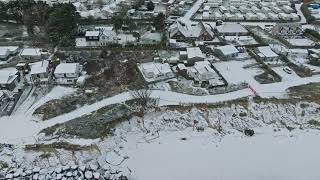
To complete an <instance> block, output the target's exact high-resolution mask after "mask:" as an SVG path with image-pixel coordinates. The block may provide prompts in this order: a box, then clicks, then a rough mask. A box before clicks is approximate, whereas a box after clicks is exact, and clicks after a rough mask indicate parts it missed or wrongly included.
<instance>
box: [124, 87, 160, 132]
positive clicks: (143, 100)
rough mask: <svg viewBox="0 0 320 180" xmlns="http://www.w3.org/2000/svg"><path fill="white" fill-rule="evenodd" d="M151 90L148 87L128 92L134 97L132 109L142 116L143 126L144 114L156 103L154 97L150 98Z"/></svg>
mask: <svg viewBox="0 0 320 180" xmlns="http://www.w3.org/2000/svg"><path fill="white" fill-rule="evenodd" d="M151 93H152V91H151V90H149V89H147V88H146V89H140V90H133V91H131V92H130V94H131V96H132V98H133V99H134V106H133V107H132V108H134V109H133V111H136V112H138V114H139V116H140V117H141V118H142V125H143V127H144V118H143V116H144V114H145V112H146V111H147V110H148V109H149V108H152V107H155V105H156V103H155V101H154V99H152V98H151Z"/></svg>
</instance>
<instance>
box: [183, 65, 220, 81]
mask: <svg viewBox="0 0 320 180" xmlns="http://www.w3.org/2000/svg"><path fill="white" fill-rule="evenodd" d="M187 73H188V75H189V76H191V77H193V78H194V79H195V80H197V81H200V82H201V81H208V80H210V79H213V78H215V76H216V75H217V73H216V72H215V71H214V70H213V69H212V68H211V67H210V63H209V62H208V61H200V62H196V63H195V64H194V66H193V68H191V69H189V71H188V72H187Z"/></svg>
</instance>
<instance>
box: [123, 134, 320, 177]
mask: <svg viewBox="0 0 320 180" xmlns="http://www.w3.org/2000/svg"><path fill="white" fill-rule="evenodd" d="M190 136H191V137H190ZM290 136H292V137H290ZM182 137H186V138H187V141H181V140H180V138H182ZM319 137H320V134H319V133H318V132H315V133H310V134H302V133H301V132H296V133H287V132H284V133H283V132H279V133H274V134H259V135H257V136H255V137H252V138H246V137H242V136H234V135H227V136H225V137H223V139H222V140H221V142H220V143H214V142H212V141H214V140H212V139H210V137H207V135H206V133H203V134H200V135H199V134H197V133H194V132H177V133H172V134H164V135H162V136H161V138H160V139H158V140H156V141H154V142H152V143H146V144H142V145H140V146H138V147H135V145H131V146H130V148H132V150H130V151H129V152H128V153H129V154H130V155H132V156H133V158H129V159H128V161H127V162H126V164H128V166H129V167H133V168H132V170H133V172H134V175H133V177H134V179H139V180H149V179H154V180H162V179H167V180H174V179H184V180H193V179H203V180H211V179H221V180H238V179H248V180H255V179H265V180H268V179H274V180H282V179H314V180H315V179H319V178H320V174H319V172H318V169H317V167H318V166H319V165H320V163H319V161H320V155H319V154H318V150H317V149H318V148H317V147H319V145H320V143H319V142H318V140H317V139H319ZM189 138H190V139H189ZM188 139H189V140H188ZM128 148H129V147H128ZM155 162H156V163H155Z"/></svg>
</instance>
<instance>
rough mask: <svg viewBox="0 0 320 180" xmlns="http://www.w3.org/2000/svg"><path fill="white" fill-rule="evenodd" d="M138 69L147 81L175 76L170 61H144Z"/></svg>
mask: <svg viewBox="0 0 320 180" xmlns="http://www.w3.org/2000/svg"><path fill="white" fill-rule="evenodd" d="M138 69H139V70H140V72H141V74H142V75H143V77H144V79H145V80H146V81H147V82H153V81H160V80H166V79H170V78H173V77H175V75H174V73H173V72H172V70H171V67H170V65H169V64H168V63H154V62H149V63H142V64H139V65H138Z"/></svg>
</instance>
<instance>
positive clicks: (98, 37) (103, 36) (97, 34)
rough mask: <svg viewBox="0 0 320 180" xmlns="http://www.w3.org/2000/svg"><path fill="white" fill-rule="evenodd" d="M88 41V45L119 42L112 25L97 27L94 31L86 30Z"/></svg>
mask: <svg viewBox="0 0 320 180" xmlns="http://www.w3.org/2000/svg"><path fill="white" fill-rule="evenodd" d="M85 39H86V43H87V45H88V46H105V45H108V44H113V43H117V42H118V37H117V34H116V32H115V31H114V30H113V28H112V27H109V26H106V27H95V30H93V31H86V34H85Z"/></svg>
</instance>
